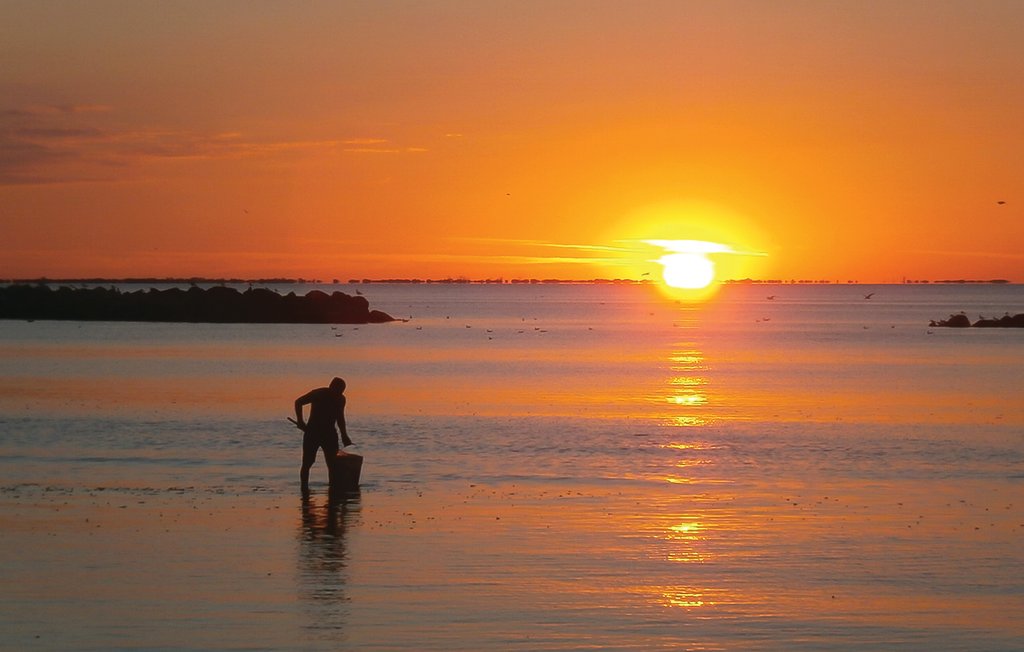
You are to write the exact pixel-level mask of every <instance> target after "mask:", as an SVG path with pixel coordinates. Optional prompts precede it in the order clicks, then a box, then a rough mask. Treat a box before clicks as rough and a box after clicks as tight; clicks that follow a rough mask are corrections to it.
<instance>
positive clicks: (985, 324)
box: [930, 313, 1024, 328]
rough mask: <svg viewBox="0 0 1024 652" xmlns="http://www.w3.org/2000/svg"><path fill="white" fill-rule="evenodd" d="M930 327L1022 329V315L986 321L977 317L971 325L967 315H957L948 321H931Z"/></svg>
mask: <svg viewBox="0 0 1024 652" xmlns="http://www.w3.org/2000/svg"><path fill="white" fill-rule="evenodd" d="M930 325H931V326H944V327H948V328H968V327H975V328H1024V313H1022V314H1019V315H1012V316H1011V315H1009V314H1006V315H1004V316H1002V317H999V318H997V319H986V318H984V317H979V318H978V321H976V322H974V323H973V324H972V323H971V320H970V319H968V318H967V315H965V314H964V313H960V314H959V315H950V316H949V319H940V320H938V321H934V320H933V321H932V322H931V324H930Z"/></svg>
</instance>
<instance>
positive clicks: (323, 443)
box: [295, 378, 352, 491]
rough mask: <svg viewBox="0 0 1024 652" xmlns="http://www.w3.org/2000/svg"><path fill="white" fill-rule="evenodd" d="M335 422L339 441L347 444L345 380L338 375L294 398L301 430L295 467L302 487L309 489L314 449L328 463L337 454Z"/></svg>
mask: <svg viewBox="0 0 1024 652" xmlns="http://www.w3.org/2000/svg"><path fill="white" fill-rule="evenodd" d="M304 405H309V406H310V407H309V422H308V423H307V422H306V420H305V419H304V418H303V416H302V407H303V406H304ZM335 423H337V424H338V429H339V430H340V431H341V441H342V443H343V444H344V445H345V446H351V445H352V440H351V439H349V438H348V430H346V428H345V381H344V380H342V379H341V378H334V379H333V380H331V384H330V385H329V386H327V387H319V388H317V389H314V390H312V391H311V392H309V393H307V394H304V395H303V396H300V397H299V398H297V399H295V425H296V426H297V427H298V429H299V430H301V431H302V432H303V435H302V470H301V471H299V478H300V480H301V481H302V490H303V491H307V490H308V489H309V469H310V468H311V467H312V466H313V462H315V461H316V451H317V449H319V448H322V449H324V461H325V462H326V463H328V464H330V460H331V459H332V458H333V457H334V456H335V455H337V454H338V430H335V429H334V424H335Z"/></svg>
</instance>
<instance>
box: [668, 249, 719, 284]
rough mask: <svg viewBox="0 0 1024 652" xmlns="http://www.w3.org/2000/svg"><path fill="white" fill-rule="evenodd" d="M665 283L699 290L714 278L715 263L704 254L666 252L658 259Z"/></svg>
mask: <svg viewBox="0 0 1024 652" xmlns="http://www.w3.org/2000/svg"><path fill="white" fill-rule="evenodd" d="M658 262H659V263H661V264H662V266H663V267H664V269H663V270H662V272H661V276H662V279H664V281H665V283H666V284H667V285H669V286H671V287H674V288H682V289H685V290H699V289H701V288H706V287H707V286H709V285H711V282H712V281H714V280H715V264H714V263H713V262H711V259H710V258H708V257H707V256H705V255H704V254H697V253H684V254H668V255H665V256H662V257H661V258H659V259H658Z"/></svg>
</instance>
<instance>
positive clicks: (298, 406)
mask: <svg viewBox="0 0 1024 652" xmlns="http://www.w3.org/2000/svg"><path fill="white" fill-rule="evenodd" d="M312 402H313V392H309V393H308V394H303V395H302V396H300V397H299V398H297V399H295V426H296V427H297V428H298V429H299V430H301V431H302V432H306V419H305V418H304V417H303V416H302V406H303V405H308V404H310V403H312Z"/></svg>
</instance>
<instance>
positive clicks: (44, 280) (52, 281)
mask: <svg viewBox="0 0 1024 652" xmlns="http://www.w3.org/2000/svg"><path fill="white" fill-rule="evenodd" d="M655 283H657V281H654V280H651V279H627V278H616V279H606V278H595V279H558V278H544V279H538V278H515V279H506V278H493V279H468V278H441V279H422V278H380V279H370V278H359V279H356V278H351V279H348V280H346V281H342V280H339V279H331V280H330V281H325V280H322V279H307V278H287V277H280V278H252V279H247V278H207V277H198V276H193V277H164V278H159V277H126V278H101V277H96V278H48V277H45V276H43V277H37V278H14V279H0V284H8V285H22V284H26V285H27V284H31V285H71V284H75V285H155V284H159V285H200V284H202V285H372V284H391V285H421V284H423V285H651V284H655ZM721 284H722V285H1014V284H1015V283H1014V281H1010V280H1007V279H1001V278H997V279H962V278H961V279H940V280H909V279H905V280H903V281H900V282H890V283H873V282H861V281H853V280H848V281H833V280H825V279H788V280H786V279H750V278H745V279H726V280H724V281H721Z"/></svg>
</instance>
